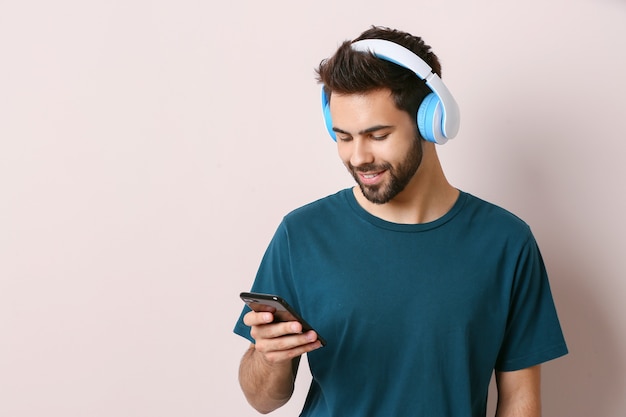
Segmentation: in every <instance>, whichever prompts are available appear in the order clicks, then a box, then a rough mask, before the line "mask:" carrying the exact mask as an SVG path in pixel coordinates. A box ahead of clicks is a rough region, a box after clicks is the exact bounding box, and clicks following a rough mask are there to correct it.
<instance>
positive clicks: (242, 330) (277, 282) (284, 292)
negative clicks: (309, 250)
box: [233, 221, 295, 343]
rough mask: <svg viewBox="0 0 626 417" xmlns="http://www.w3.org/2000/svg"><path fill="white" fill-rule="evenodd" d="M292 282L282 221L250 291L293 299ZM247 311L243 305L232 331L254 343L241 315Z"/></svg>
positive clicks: (287, 245) (285, 233) (286, 239)
mask: <svg viewBox="0 0 626 417" xmlns="http://www.w3.org/2000/svg"><path fill="white" fill-rule="evenodd" d="M292 282H293V280H292V269H291V262H290V249H289V234H288V233H287V228H286V226H285V224H284V221H283V223H281V224H280V225H279V227H278V229H277V230H276V233H275V234H274V237H273V238H272V240H271V242H270V244H269V246H268V247H267V250H266V251H265V254H264V255H263V259H262V260H261V264H260V266H259V269H258V271H257V274H256V278H255V280H254V283H253V285H252V288H251V289H250V291H252V292H258V293H264V294H275V295H279V296H281V297H283V298H285V299H287V300H293V299H294V298H295V297H294V291H293V285H292ZM249 311H250V308H249V307H248V306H247V305H244V306H243V309H242V311H241V314H240V315H239V319H238V320H237V322H236V324H235V328H234V329H233V331H234V332H235V333H236V334H238V335H239V336H242V337H244V338H246V339H248V340H249V341H250V342H252V343H254V339H253V338H252V336H251V335H250V327H248V326H246V325H245V324H244V322H243V316H244V315H246V313H248V312H249Z"/></svg>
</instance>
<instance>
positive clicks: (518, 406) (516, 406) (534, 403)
mask: <svg viewBox="0 0 626 417" xmlns="http://www.w3.org/2000/svg"><path fill="white" fill-rule="evenodd" d="M496 384H497V386H498V407H497V410H496V417H541V390H540V388H541V367H540V365H536V366H532V367H530V368H526V369H521V370H519V371H512V372H496Z"/></svg>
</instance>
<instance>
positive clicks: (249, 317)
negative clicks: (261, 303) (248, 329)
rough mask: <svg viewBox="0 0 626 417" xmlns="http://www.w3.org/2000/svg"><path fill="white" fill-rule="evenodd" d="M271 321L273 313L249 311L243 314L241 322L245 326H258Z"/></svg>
mask: <svg viewBox="0 0 626 417" xmlns="http://www.w3.org/2000/svg"><path fill="white" fill-rule="evenodd" d="M272 321H274V315H273V314H272V313H268V312H262V313H257V312H256V311H250V312H248V313H247V314H246V315H245V316H243V322H244V324H245V325H246V326H260V325H261V324H268V323H271V322H272Z"/></svg>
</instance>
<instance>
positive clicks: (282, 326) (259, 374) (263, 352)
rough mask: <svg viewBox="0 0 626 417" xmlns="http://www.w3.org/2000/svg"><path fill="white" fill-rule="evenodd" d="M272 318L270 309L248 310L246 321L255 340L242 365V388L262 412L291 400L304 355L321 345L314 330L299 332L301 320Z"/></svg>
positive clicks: (240, 374)
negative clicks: (262, 310) (256, 311)
mask: <svg viewBox="0 0 626 417" xmlns="http://www.w3.org/2000/svg"><path fill="white" fill-rule="evenodd" d="M272 321H273V315H272V314H271V313H255V312H250V313H248V314H246V316H245V317H244V323H245V324H246V325H248V326H251V327H252V329H251V331H250V334H251V336H252V337H253V338H254V340H255V344H252V345H250V348H249V349H248V351H247V352H246V353H245V354H244V356H243V358H242V360H241V364H240V366H239V384H240V385H241V389H242V390H243V393H244V395H245V396H246V399H247V400H248V402H249V403H250V405H252V407H254V408H255V409H256V410H257V411H258V412H260V413H263V414H266V413H269V412H271V411H274V410H276V409H277V408H279V407H281V406H283V405H284V404H285V403H287V401H289V398H291V395H292V394H293V389H294V382H295V378H296V374H297V372H298V365H299V363H300V357H301V355H302V354H304V353H306V352H310V351H312V350H314V349H317V348H319V347H321V343H320V342H319V341H318V340H317V335H316V334H315V332H314V331H310V332H307V333H300V332H301V331H302V326H301V325H300V323H298V322H283V323H272Z"/></svg>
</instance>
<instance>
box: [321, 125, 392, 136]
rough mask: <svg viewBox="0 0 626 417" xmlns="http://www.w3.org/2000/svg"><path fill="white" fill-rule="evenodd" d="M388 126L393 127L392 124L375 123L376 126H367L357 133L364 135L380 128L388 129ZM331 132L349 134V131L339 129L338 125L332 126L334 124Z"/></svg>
mask: <svg viewBox="0 0 626 417" xmlns="http://www.w3.org/2000/svg"><path fill="white" fill-rule="evenodd" d="M390 127H393V126H387V125H376V126H372V127H368V128H367V129H363V130H361V131H360V132H359V133H358V134H359V135H365V134H368V133H372V132H377V131H379V130H382V129H389V128H390ZM333 132H337V133H343V134H344V135H350V134H351V133H350V132H346V131H345V130H343V129H339V128H338V127H334V126H333Z"/></svg>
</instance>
